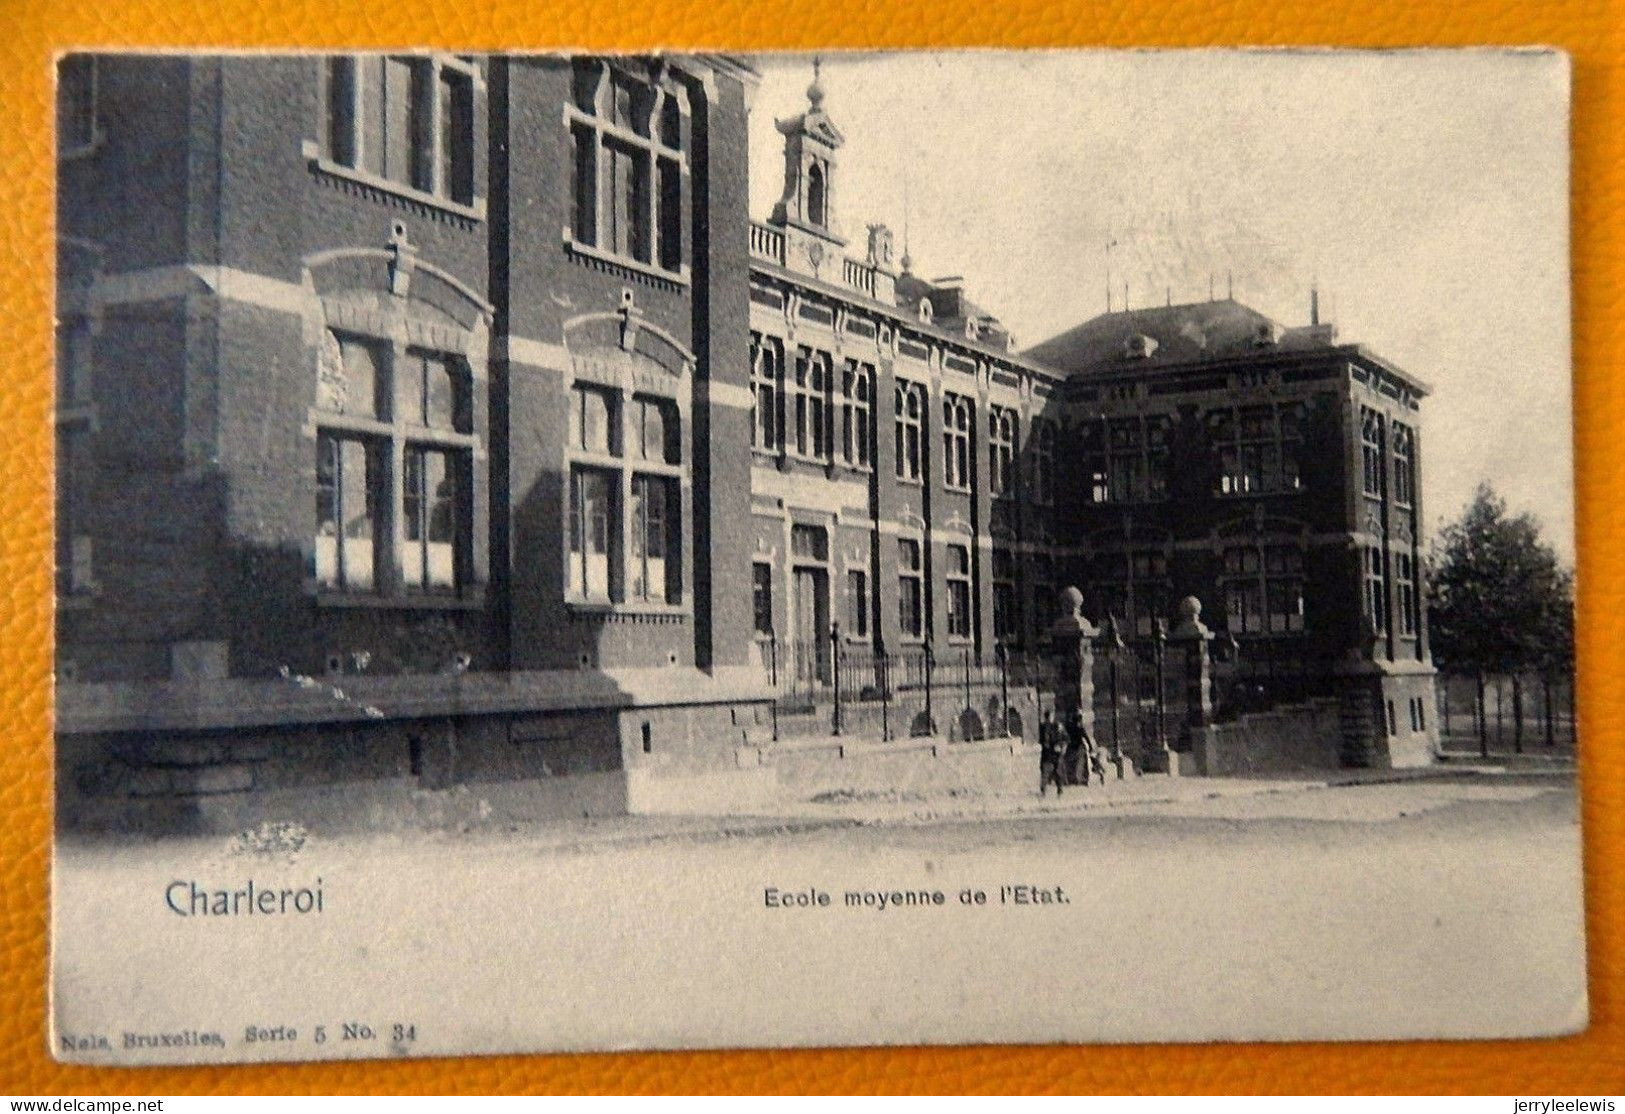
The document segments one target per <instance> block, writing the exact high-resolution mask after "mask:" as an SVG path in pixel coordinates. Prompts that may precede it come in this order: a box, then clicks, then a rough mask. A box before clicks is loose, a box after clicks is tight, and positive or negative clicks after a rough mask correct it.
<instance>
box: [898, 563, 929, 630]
mask: <svg viewBox="0 0 1625 1114" xmlns="http://www.w3.org/2000/svg"><path fill="white" fill-rule="evenodd" d="M897 626H898V629H899V630H900V631H901V632H902V635H903V637H904V638H922V637H924V635H925V563H924V560H923V555H922V553H921V551H920V543H919V541H917V540H916V539H914V538H898V539H897Z"/></svg>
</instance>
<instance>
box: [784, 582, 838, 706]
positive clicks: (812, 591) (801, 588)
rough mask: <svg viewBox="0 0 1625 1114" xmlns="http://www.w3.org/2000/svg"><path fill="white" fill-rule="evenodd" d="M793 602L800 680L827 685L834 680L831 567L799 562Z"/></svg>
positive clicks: (794, 650)
mask: <svg viewBox="0 0 1625 1114" xmlns="http://www.w3.org/2000/svg"><path fill="white" fill-rule="evenodd" d="M790 603H791V625H792V631H793V633H792V635H791V637H792V638H793V639H794V640H795V642H794V647H793V653H794V655H795V662H796V680H797V682H799V684H800V685H801V686H803V687H814V686H823V685H827V684H829V681H830V661H829V653H830V645H829V571H828V570H827V569H821V568H807V567H805V566H797V567H796V568H795V570H794V575H793V578H792V591H791V600H790Z"/></svg>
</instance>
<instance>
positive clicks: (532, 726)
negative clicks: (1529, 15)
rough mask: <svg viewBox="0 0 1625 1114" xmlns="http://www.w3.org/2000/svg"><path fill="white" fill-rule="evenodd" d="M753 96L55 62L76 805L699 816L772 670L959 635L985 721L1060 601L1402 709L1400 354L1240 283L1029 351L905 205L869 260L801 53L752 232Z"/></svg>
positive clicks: (566, 73) (1413, 628) (382, 59)
mask: <svg viewBox="0 0 1625 1114" xmlns="http://www.w3.org/2000/svg"><path fill="white" fill-rule="evenodd" d="M755 83H756V75H755V73H754V71H753V70H752V69H751V68H750V66H749V65H748V64H747V63H745V62H742V61H740V60H738V59H734V58H729V57H721V56H688V57H669V58H658V59H635V58H615V59H597V58H577V59H569V58H559V57H545V56H544V57H517V56H514V57H502V56H492V57H485V56H460V55H432V56H424V55H412V56H394V55H360V56H342V57H331V58H322V57H294V56H288V57H264V56H257V57H246V56H244V57H226V58H219V57H181V56H171V57H157V56H146V57H114V56H95V57H93V56H89V55H82V56H76V57H72V58H69V59H67V60H66V61H65V62H64V63H63V66H62V69H61V82H60V90H61V92H60V97H59V104H58V125H59V168H58V197H59V207H58V229H59V253H58V307H59V308H58V353H59V356H58V411H57V439H58V461H59V466H58V469H57V484H58V527H57V567H58V600H59V609H58V677H59V683H60V687H59V691H58V730H59V741H60V748H61V751H60V753H61V756H62V759H63V763H62V767H61V768H62V769H63V772H64V778H63V782H64V785H65V786H67V787H69V788H71V789H74V791H76V792H78V793H79V794H80V795H81V796H82V797H83V799H84V800H85V801H96V800H121V801H122V800H130V799H142V798H151V799H162V800H165V801H178V802H180V804H178V805H177V807H180V808H183V809H192V810H195V809H198V808H200V807H203V802H205V800H206V798H209V796H210V795H211V794H218V795H230V794H232V793H238V792H241V791H245V790H249V789H263V788H277V787H280V786H285V785H289V784H308V783H342V782H349V783H364V784H367V785H385V786H391V785H394V786H397V787H399V786H401V785H410V784H416V783H417V782H418V781H424V782H427V783H430V784H437V785H446V784H451V783H455V782H466V781H490V782H495V781H501V780H512V779H516V778H537V777H540V778H541V779H542V780H544V781H548V780H549V779H551V781H550V784H554V785H555V786H556V790H557V791H556V793H555V794H554V796H555V798H556V801H557V803H558V804H559V806H560V807H561V808H562V809H564V810H566V811H570V812H576V811H581V810H585V811H609V810H614V809H617V808H625V807H628V806H629V805H632V806H636V805H638V804H639V803H640V802H642V801H645V800H646V799H648V795H649V794H650V793H655V792H657V790H658V787H661V786H664V787H667V788H670V787H673V786H675V787H677V789H676V792H678V793H680V794H682V793H687V794H691V795H693V798H694V799H698V796H699V795H703V794H704V793H706V792H709V791H710V790H709V789H708V788H707V786H710V785H712V784H721V783H726V782H730V781H737V780H739V779H746V780H749V779H750V778H752V777H755V776H756V774H757V773H758V772H759V771H753V770H743V771H741V770H739V769H737V768H736V755H735V753H734V748H735V746H736V745H738V744H740V743H741V742H742V741H749V740H752V739H758V738H760V737H761V736H762V734H763V732H764V730H765V727H764V724H765V718H764V717H765V715H766V711H767V708H768V706H769V702H770V701H771V698H772V690H771V684H770V682H772V681H777V682H779V687H780V688H781V689H782V688H783V687H784V686H785V683H786V681H787V680H788V681H789V682H790V683H791V684H793V685H802V684H805V686H806V687H807V688H808V689H809V690H819V689H820V688H821V687H822V686H823V685H825V684H826V683H829V682H831V681H836V682H837V683H838V680H837V678H834V677H831V676H830V674H831V673H832V672H834V671H835V670H837V669H838V668H839V662H840V661H842V660H851V661H859V662H861V663H862V668H863V669H870V668H873V667H874V663H875V662H876V661H877V660H883V661H886V662H891V661H896V662H898V663H899V665H900V668H903V669H904V670H905V672H906V671H908V670H910V669H917V668H918V667H919V665H920V659H922V658H923V659H927V661H926V663H925V664H924V669H925V672H926V674H927V683H929V680H928V678H929V673H930V670H931V668H932V666H931V664H930V662H931V661H935V662H938V663H941V666H942V668H943V669H944V671H945V676H951V675H953V674H952V673H951V672H949V671H951V670H952V669H954V668H955V667H956V663H957V665H958V666H961V667H962V670H963V683H964V687H963V692H964V697H965V699H964V700H963V701H961V703H963V704H965V705H966V707H963V708H958V707H955V708H950V707H949V705H947V704H945V705H944V709H943V714H940V715H938V716H937V717H936V718H937V719H938V720H947V721H949V722H948V723H947V724H944V725H943V726H944V727H945V728H946V730H948V731H949V732H956V733H957V734H958V735H959V736H960V737H964V736H966V735H976V734H980V733H983V732H985V731H987V730H989V729H990V725H989V724H988V723H987V722H986V716H988V715H991V714H998V715H1005V714H1007V713H1008V710H1009V708H1008V705H1009V703H1010V701H1009V694H1008V693H1007V692H1003V691H1001V694H1000V702H999V703H995V702H993V701H992V700H991V698H990V697H988V695H987V694H988V691H989V688H990V687H991V686H992V680H991V677H992V674H991V673H989V672H988V671H989V669H990V668H991V667H992V666H993V665H994V663H995V659H1000V660H1002V659H1003V657H1004V655H1005V654H1006V652H1008V651H1011V650H1018V649H1019V650H1026V651H1038V650H1039V649H1040V648H1041V644H1042V641H1043V637H1042V636H1043V632H1044V630H1045V629H1046V627H1047V626H1048V623H1049V621H1050V619H1051V617H1052V612H1053V610H1054V604H1053V600H1054V599H1055V596H1056V589H1057V588H1058V587H1059V586H1061V585H1062V584H1064V583H1068V582H1074V581H1075V582H1077V583H1078V584H1080V585H1081V586H1083V587H1084V588H1085V589H1086V591H1087V593H1088V595H1089V599H1090V609H1091V615H1092V617H1096V618H1099V617H1101V616H1103V615H1105V614H1107V613H1111V614H1114V615H1116V616H1117V617H1118V618H1119V619H1121V620H1122V621H1123V622H1124V623H1125V624H1126V625H1127V626H1128V628H1129V629H1130V630H1131V632H1136V633H1145V632H1146V631H1148V630H1150V624H1151V623H1152V622H1153V621H1154V619H1155V618H1157V617H1160V616H1166V615H1167V614H1168V612H1169V611H1170V607H1171V603H1172V601H1173V600H1174V599H1175V598H1177V597H1178V596H1181V595H1184V594H1195V595H1197V596H1199V597H1200V598H1201V599H1202V600H1203V601H1204V602H1205V603H1206V604H1207V605H1208V611H1207V612H1206V614H1207V615H1208V616H1209V618H1210V619H1211V618H1212V617H1213V616H1215V615H1218V616H1221V617H1222V619H1221V621H1220V622H1219V623H1217V624H1216V625H1217V626H1219V627H1220V628H1221V629H1225V628H1227V629H1228V630H1230V631H1232V632H1234V634H1235V635H1236V638H1237V640H1238V641H1239V642H1241V643H1245V644H1258V645H1262V646H1267V647H1269V648H1270V649H1269V650H1268V651H1267V653H1269V654H1271V655H1275V656H1278V657H1279V658H1280V659H1281V660H1283V661H1286V660H1292V661H1296V662H1298V665H1297V666H1296V668H1297V670H1298V672H1299V673H1300V674H1302V673H1312V674H1314V675H1315V676H1328V677H1329V676H1332V675H1333V674H1335V675H1337V676H1339V677H1356V676H1358V677H1364V678H1367V679H1370V678H1376V680H1375V681H1374V682H1373V683H1375V684H1376V685H1377V686H1378V688H1377V689H1376V690H1374V691H1377V692H1379V693H1380V698H1381V699H1385V700H1389V701H1390V702H1391V701H1392V700H1394V699H1401V700H1409V701H1410V702H1411V704H1410V706H1411V707H1412V708H1413V709H1414V708H1415V707H1416V704H1415V700H1416V698H1418V697H1421V696H1423V695H1425V692H1426V690H1427V685H1428V684H1429V683H1430V680H1429V678H1430V676H1431V674H1430V673H1429V671H1428V667H1427V648H1426V631H1425V625H1424V624H1423V621H1422V615H1421V609H1420V607H1419V606H1418V603H1417V601H1418V598H1419V592H1420V583H1419V581H1420V571H1419V570H1420V566H1419V562H1418V559H1417V558H1418V553H1417V548H1416V547H1417V530H1416V523H1417V521H1418V519H1419V512H1420V508H1419V506H1418V502H1417V496H1416V491H1417V483H1416V476H1417V466H1418V458H1417V448H1416V445H1417V442H1416V422H1415V409H1416V404H1417V400H1418V399H1419V398H1420V397H1421V395H1422V394H1423V393H1424V388H1423V387H1422V386H1421V385H1420V384H1419V383H1417V382H1416V381H1415V380H1414V379H1412V378H1411V377H1409V376H1407V375H1405V374H1404V373H1403V372H1400V371H1399V370H1398V369H1395V368H1392V367H1390V366H1389V365H1387V364H1385V363H1384V362H1382V361H1381V360H1379V359H1377V358H1376V357H1374V356H1372V355H1371V354H1370V353H1368V352H1365V351H1364V350H1362V349H1359V348H1357V347H1352V346H1339V345H1336V344H1334V343H1333V342H1332V338H1331V337H1330V335H1329V331H1328V330H1327V329H1326V328H1325V327H1322V326H1318V325H1311V326H1310V327H1309V328H1307V329H1300V330H1287V331H1284V332H1283V331H1281V330H1280V329H1279V328H1278V327H1276V326H1274V325H1273V324H1271V323H1269V322H1268V321H1266V320H1265V319H1264V318H1262V317H1260V316H1259V315H1257V314H1254V313H1252V311H1250V310H1247V309H1245V308H1244V307H1240V306H1238V305H1235V304H1234V303H1232V302H1214V303H1205V304H1202V305H1197V306H1185V307H1170V308H1168V309H1165V310H1159V311H1154V312H1142V313H1134V314H1115V315H1107V316H1106V317H1103V318H1097V319H1096V320H1094V321H1091V322H1088V323H1085V324H1084V325H1082V326H1080V327H1079V328H1078V329H1076V330H1073V331H1072V332H1069V333H1067V334H1063V336H1061V337H1058V338H1056V339H1055V340H1053V341H1050V342H1046V343H1045V344H1043V345H1040V346H1039V347H1038V348H1036V349H1033V350H1030V351H1028V352H1025V353H1020V352H1017V351H1015V350H1014V347H1013V345H1012V343H1011V338H1010V336H1009V333H1008V332H1007V331H1006V330H1005V329H1004V328H1003V326H1001V324H1000V323H999V321H998V320H997V319H996V318H995V317H994V316H993V315H991V314H989V313H988V312H987V311H985V310H984V309H982V308H981V307H979V306H977V305H976V304H975V303H974V302H972V301H971V300H969V298H968V297H967V296H966V290H965V286H964V283H963V282H961V281H960V280H957V279H938V280H935V281H929V282H928V281H925V280H923V279H922V278H920V277H919V276H918V275H916V274H914V273H913V269H912V262H913V261H912V260H910V259H909V258H908V256H907V253H906V247H905V251H904V253H903V255H902V257H901V258H895V257H894V253H895V250H896V246H895V245H894V242H893V238H892V234H891V233H890V232H889V231H888V230H887V229H886V228H884V227H882V226H879V225H871V226H867V227H865V228H864V229H863V234H862V236H861V238H860V244H861V250H860V251H849V250H848V249H849V242H848V240H847V238H846V237H845V236H844V235H843V225H842V224H841V222H840V221H839V220H838V215H839V213H840V209H839V206H838V204H837V202H838V200H839V197H840V191H839V173H838V170H839V167H838V155H839V151H840V148H841V145H842V136H841V133H840V131H839V130H838V129H837V128H836V126H835V124H834V123H833V121H832V120H831V119H830V117H829V115H828V113H826V112H825V110H824V107H823V103H822V102H823V91H822V89H821V87H820V85H819V83H818V82H817V80H816V78H815V81H814V84H813V86H812V87H811V88H810V89H809V91H808V92H809V106H808V109H807V111H805V112H804V113H802V114H800V115H798V116H796V117H794V118H792V119H789V120H784V121H781V122H780V123H779V128H780V131H781V132H782V133H783V135H784V141H785V153H786V160H785V182H784V193H783V196H782V198H781V200H780V202H779V203H778V205H777V206H776V207H775V210H774V212H773V213H772V215H771V216H770V217H769V218H768V219H767V220H766V221H765V222H760V223H758V222H752V221H751V220H750V218H749V214H748V212H747V202H746V194H747V190H746V184H747V181H746V176H747V166H746V163H747V158H746V152H747V141H746V133H747V114H748V110H749V101H750V95H751V92H752V90H753V88H754V86H755ZM1362 609H1363V610H1362ZM1362 615H1364V616H1365V618H1364V619H1363V620H1362V618H1361V616H1362ZM866 655H868V656H866ZM1256 657H1257V655H1256V654H1253V655H1252V657H1251V660H1256ZM1272 660H1273V658H1272ZM973 669H974V670H975V676H974V682H975V686H974V687H975V688H976V691H975V693H974V694H973V691H972V690H973V676H972V671H973ZM1002 679H1003V680H1006V681H1007V680H1008V677H1002ZM1362 683H1365V682H1362ZM871 687H872V686H871ZM897 687H898V688H903V687H907V686H905V685H898V686H897ZM879 688H880V689H881V690H883V691H884V692H886V693H889V692H890V691H891V688H892V685H891V684H890V682H889V681H888V680H886V679H882V681H881V684H880V685H879ZM972 705H974V707H972ZM1378 706H1379V705H1372V707H1378ZM1401 706H1402V707H1403V706H1404V705H1403V704H1402V705H1401ZM1391 708H1392V704H1391V703H1390V709H1391ZM966 711H974V712H976V713H977V714H976V715H973V716H971V717H970V718H969V719H968V720H967V719H966V718H964V716H963V713H964V712H966ZM911 714H912V713H911ZM1423 714H1425V712H1416V711H1413V712H1412V713H1411V715H1412V719H1411V722H1412V723H1416V722H1417V720H1416V716H1418V715H1423ZM1367 718H1368V719H1369V718H1371V717H1367ZM1376 718H1381V717H1380V716H1377V717H1376ZM1387 718H1388V720H1389V722H1388V723H1387V725H1386V727H1387V731H1386V732H1384V731H1383V730H1382V727H1383V726H1384V725H1382V724H1380V723H1377V724H1374V725H1373V724H1366V725H1365V726H1360V725H1359V724H1355V726H1354V727H1351V728H1350V730H1351V731H1356V729H1357V733H1362V734H1360V738H1362V739H1386V738H1391V737H1393V736H1395V734H1396V732H1398V728H1397V727H1396V724H1395V722H1394V720H1395V718H1396V714H1395V713H1394V712H1393V711H1392V710H1390V711H1388V712H1387ZM1398 718H1399V719H1400V720H1403V719H1404V716H1403V715H1400V716H1399V717H1398ZM1354 719H1355V720H1358V719H1359V717H1358V716H1356V717H1354ZM1007 722H1008V721H1007ZM1351 722H1352V721H1351ZM937 726H938V724H937V723H936V722H933V717H931V716H929V715H928V716H926V717H925V722H924V724H923V726H922V725H918V724H916V725H915V727H916V728H918V729H921V730H931V729H933V728H935V727H937ZM1029 729H1030V728H1029ZM1428 730H1430V728H1418V731H1417V732H1414V733H1412V734H1414V735H1416V736H1417V737H1424V736H1425V735H1426V734H1427V731H1428ZM893 733H896V734H901V733H902V731H901V730H900V729H899V730H898V731H895V732H893ZM1398 733H1400V734H1403V732H1398ZM1397 753H1398V751H1397V750H1394V748H1386V749H1385V748H1383V747H1381V746H1378V745H1376V744H1373V745H1372V746H1370V747H1367V748H1365V749H1360V748H1352V749H1351V750H1350V752H1349V755H1348V757H1349V759H1350V760H1351V761H1362V762H1363V761H1378V762H1382V761H1389V760H1392V758H1393V756H1394V755H1395V754H1397ZM561 775H564V776H561Z"/></svg>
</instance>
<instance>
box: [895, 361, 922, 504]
mask: <svg viewBox="0 0 1625 1114" xmlns="http://www.w3.org/2000/svg"><path fill="white" fill-rule="evenodd" d="M924 398H925V387H924V386H923V385H921V384H919V383H907V382H903V381H901V380H900V381H899V382H898V384H897V391H896V396H895V404H896V417H897V438H896V441H897V478H898V479H900V480H911V481H913V482H916V483H917V482H919V479H920V457H921V455H922V450H923V448H924V439H923V435H922V428H923V424H924V419H925V403H924Z"/></svg>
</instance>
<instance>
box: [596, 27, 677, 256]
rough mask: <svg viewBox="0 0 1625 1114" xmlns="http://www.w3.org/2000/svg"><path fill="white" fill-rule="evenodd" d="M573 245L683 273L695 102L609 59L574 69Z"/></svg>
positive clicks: (673, 86)
mask: <svg viewBox="0 0 1625 1114" xmlns="http://www.w3.org/2000/svg"><path fill="white" fill-rule="evenodd" d="M574 84H575V88H574V95H573V97H572V100H571V103H570V105H569V106H568V109H567V112H566V115H567V117H568V118H569V120H570V139H571V143H572V145H573V147H574V164H575V174H574V177H575V181H574V191H573V193H574V210H573V214H572V218H571V222H570V231H571V239H572V240H573V241H574V243H575V244H576V245H577V246H578V247H586V248H592V249H595V250H597V251H599V252H603V253H606V254H609V255H613V256H618V257H620V258H622V259H627V260H631V261H633V262H635V263H640V264H644V265H646V266H651V267H656V268H658V269H659V270H662V271H669V272H681V270H682V267H683V243H682V234H683V216H682V210H683V205H684V199H685V195H686V193H687V176H688V166H687V156H686V151H687V147H688V139H689V115H688V101H687V97H686V95H685V94H684V93H683V91H682V90H681V89H680V88H678V87H676V86H675V85H666V84H658V85H656V84H651V83H650V82H649V81H647V80H646V79H644V78H642V77H640V76H638V75H636V74H634V73H632V72H630V70H629V69H628V68H623V67H622V66H621V65H620V64H617V63H610V62H607V61H605V60H603V59H595V58H583V59H578V60H577V61H576V63H575V71H574Z"/></svg>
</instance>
